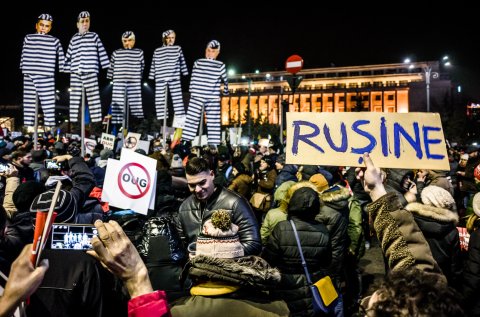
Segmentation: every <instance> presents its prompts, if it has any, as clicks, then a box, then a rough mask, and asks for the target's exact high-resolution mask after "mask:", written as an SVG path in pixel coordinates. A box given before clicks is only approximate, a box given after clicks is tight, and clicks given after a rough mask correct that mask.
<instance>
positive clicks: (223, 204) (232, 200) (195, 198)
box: [177, 157, 261, 255]
mask: <svg viewBox="0 0 480 317" xmlns="http://www.w3.org/2000/svg"><path fill="white" fill-rule="evenodd" d="M185 170H186V175H187V183H188V187H189V189H190V192H191V193H192V195H191V196H190V197H188V198H187V199H186V200H185V201H184V202H183V203H182V205H181V206H180V210H179V215H178V222H177V228H178V232H179V234H180V237H181V238H182V240H183V241H184V243H185V245H188V244H190V243H191V242H195V241H197V237H198V235H199V233H200V231H201V228H202V225H203V223H204V222H205V221H207V220H208V219H209V218H210V217H211V215H212V210H215V209H226V210H228V211H230V212H231V217H232V221H233V222H234V223H235V224H237V225H238V227H239V230H238V235H239V237H240V243H241V244H242V246H243V248H244V253H245V255H255V254H258V253H260V250H261V242H260V233H259V228H258V223H257V221H256V219H255V216H254V214H253V212H252V209H251V208H250V205H249V204H248V202H247V201H246V200H245V199H244V198H243V197H241V196H239V195H237V194H235V193H233V192H231V191H229V190H228V189H225V188H221V187H216V186H215V185H214V184H213V179H214V177H215V176H214V173H213V171H212V170H211V169H210V167H209V165H208V162H207V161H206V160H205V159H203V158H199V157H194V158H192V159H190V160H189V161H188V163H187V166H186V169H185Z"/></svg>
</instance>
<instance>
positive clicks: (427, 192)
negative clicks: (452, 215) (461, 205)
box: [421, 185, 455, 210]
mask: <svg viewBox="0 0 480 317" xmlns="http://www.w3.org/2000/svg"><path fill="white" fill-rule="evenodd" d="M421 198H422V202H423V203H424V204H425V205H430V206H435V207H439V208H445V209H449V210H454V207H455V199H453V197H452V195H451V194H450V193H449V192H448V191H447V190H445V189H443V188H441V187H438V186H434V185H429V186H427V187H425V188H424V189H423V190H422V194H421Z"/></svg>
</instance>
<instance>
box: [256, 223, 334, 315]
mask: <svg viewBox="0 0 480 317" xmlns="http://www.w3.org/2000/svg"><path fill="white" fill-rule="evenodd" d="M292 220H293V221H294V223H295V226H296V228H297V232H298V236H299V239H300V243H301V245H302V249H303V255H304V257H305V261H306V262H307V266H308V270H309V273H310V275H311V276H312V279H313V281H317V280H318V279H320V278H322V277H324V276H325V275H329V270H328V267H329V266H330V260H331V255H332V251H331V243H330V238H329V233H328V230H327V228H326V226H325V225H324V224H322V223H318V222H316V221H305V220H301V219H299V218H297V217H292ZM262 257H263V258H264V259H265V260H267V261H268V263H270V264H271V265H272V266H274V267H277V268H278V269H279V270H280V272H281V273H282V280H281V282H280V284H279V285H278V286H277V287H276V288H275V290H274V291H272V293H273V295H274V296H277V297H278V298H282V299H284V300H285V301H286V302H287V305H288V308H289V309H290V311H291V313H292V315H293V316H298V315H308V316H311V315H312V314H313V310H312V309H313V308H312V295H311V293H310V290H309V288H308V286H307V281H306V278H305V272H304V269H303V266H302V260H301V258H300V253H299V250H298V247H297V242H296V239H295V235H294V232H293V228H292V225H291V224H290V222H289V221H287V220H285V221H281V222H279V223H278V224H277V225H276V227H275V228H274V229H273V232H272V234H271V235H270V237H269V238H268V240H267V244H266V245H265V248H264V251H263V253H262Z"/></svg>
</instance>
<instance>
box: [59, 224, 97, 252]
mask: <svg viewBox="0 0 480 317" xmlns="http://www.w3.org/2000/svg"><path fill="white" fill-rule="evenodd" d="M97 232H98V231H97V228H95V226H93V225H81V224H66V223H54V224H53V226H52V233H51V244H50V247H51V249H62V250H88V249H91V248H92V243H91V240H92V238H93V236H95V235H97Z"/></svg>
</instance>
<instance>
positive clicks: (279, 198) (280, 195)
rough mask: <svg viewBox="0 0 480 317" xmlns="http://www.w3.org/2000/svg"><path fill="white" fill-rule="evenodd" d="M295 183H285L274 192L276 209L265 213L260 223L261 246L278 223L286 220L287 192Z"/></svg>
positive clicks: (288, 197) (288, 198)
mask: <svg viewBox="0 0 480 317" xmlns="http://www.w3.org/2000/svg"><path fill="white" fill-rule="evenodd" d="M295 183H296V181H286V182H284V183H283V184H282V185H280V186H279V187H278V188H277V189H276V190H275V194H274V195H273V202H274V204H275V205H276V206H277V207H276V208H273V209H270V210H269V211H268V212H267V215H266V216H265V219H264V220H263V222H262V227H261V228H260V237H261V238H262V244H263V245H265V244H266V243H267V240H268V237H269V236H270V234H271V233H272V231H273V229H275V226H276V225H277V224H278V223H279V222H280V221H284V220H287V211H288V210H287V209H288V201H289V200H290V196H289V195H288V190H289V189H290V187H292V186H293V185H294V184H295Z"/></svg>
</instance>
